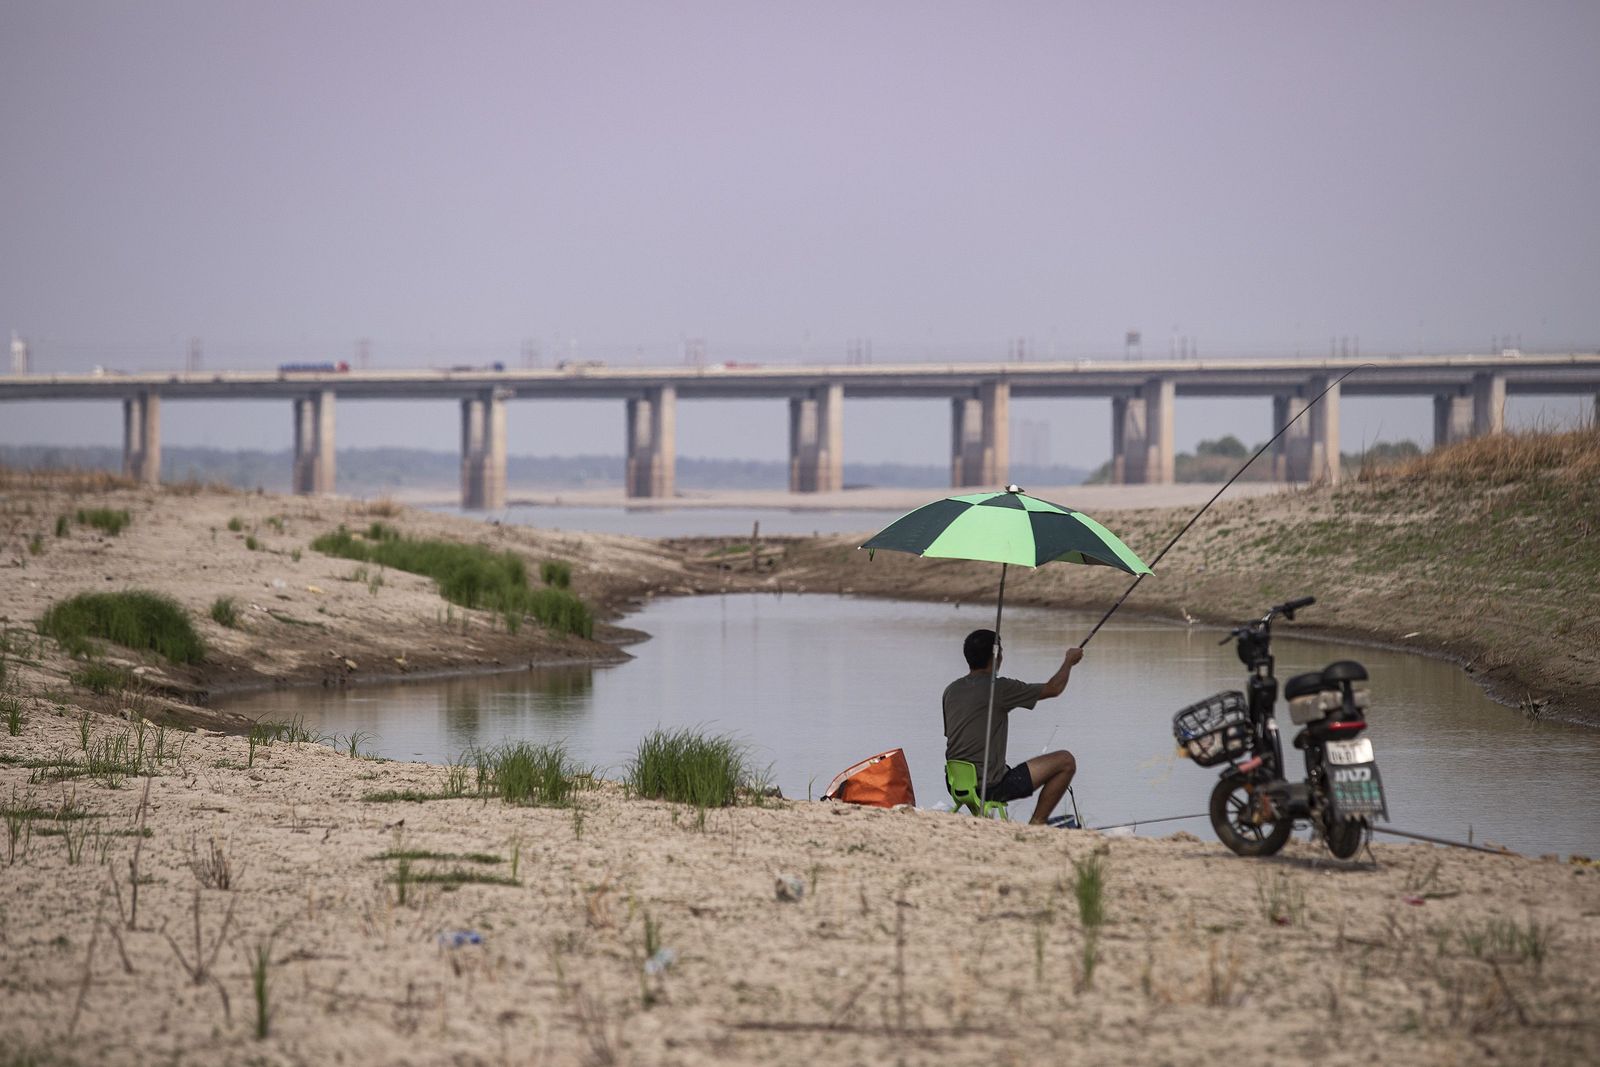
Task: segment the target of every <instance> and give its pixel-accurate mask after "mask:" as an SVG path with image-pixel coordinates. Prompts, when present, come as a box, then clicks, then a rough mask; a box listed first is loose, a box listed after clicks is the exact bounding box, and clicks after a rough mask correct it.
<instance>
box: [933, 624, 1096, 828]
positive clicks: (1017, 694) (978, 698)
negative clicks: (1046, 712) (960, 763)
mask: <svg viewBox="0 0 1600 1067" xmlns="http://www.w3.org/2000/svg"><path fill="white" fill-rule="evenodd" d="M961 651H962V654H963V655H965V656H966V658H967V666H968V667H969V668H970V670H969V671H968V672H967V673H966V674H965V675H963V676H961V677H960V678H957V679H956V680H955V681H953V682H951V683H950V684H949V685H948V686H946V687H945V691H944V737H945V751H944V758H945V759H947V760H966V761H967V762H968V763H971V764H972V765H973V766H974V767H977V768H978V774H979V776H980V780H982V775H983V754H984V735H983V728H984V723H985V722H986V721H988V720H989V689H990V683H991V678H992V680H993V688H994V719H993V725H992V727H991V729H990V732H989V738H988V752H989V774H988V788H987V790H986V791H985V796H984V798H983V799H985V800H1003V801H1012V800H1020V799H1022V798H1023V797H1025V796H1029V795H1031V794H1032V793H1033V792H1034V790H1038V791H1039V802H1038V804H1037V805H1035V807H1034V809H1033V818H1031V819H1030V820H1028V821H1029V822H1031V823H1034V824H1036V825H1042V824H1044V823H1045V822H1047V821H1048V820H1049V818H1050V813H1051V812H1052V811H1054V810H1055V807H1056V805H1057V804H1059V803H1060V802H1061V798H1062V797H1063V796H1065V795H1066V792H1067V786H1069V785H1071V784H1072V776H1073V774H1074V773H1075V772H1076V771H1077V769H1078V761H1077V760H1075V759H1073V758H1072V753H1070V752H1066V751H1056V752H1046V753H1045V754H1044V755H1042V756H1035V757H1033V758H1032V759H1030V760H1028V761H1027V762H1026V763H1019V764H1017V765H1016V766H1015V767H1007V766H1006V734H1007V729H1006V727H1007V722H1008V719H1007V717H1008V716H1009V715H1010V713H1011V710H1012V709H1013V708H1028V709H1030V710H1031V709H1032V708H1033V706H1034V705H1035V704H1036V703H1038V702H1039V701H1041V700H1049V699H1050V698H1051V697H1056V696H1060V695H1061V693H1062V691H1063V690H1065V689H1066V688H1067V680H1068V679H1069V678H1071V677H1072V668H1073V666H1074V665H1075V664H1077V663H1078V662H1079V661H1080V660H1082V659H1083V649H1081V648H1069V649H1067V654H1066V657H1065V658H1063V659H1062V661H1061V669H1060V670H1058V671H1056V673H1055V674H1054V675H1052V676H1051V678H1050V680H1049V681H1048V682H1019V681H1017V680H1016V679H1015V678H1000V677H992V676H994V674H995V672H997V671H998V670H999V669H1000V661H1001V659H1002V652H1001V650H1000V649H998V648H996V647H995V634H994V631H993V630H974V631H972V632H971V633H970V634H968V635H967V640H966V642H965V644H963V646H962V649H961Z"/></svg>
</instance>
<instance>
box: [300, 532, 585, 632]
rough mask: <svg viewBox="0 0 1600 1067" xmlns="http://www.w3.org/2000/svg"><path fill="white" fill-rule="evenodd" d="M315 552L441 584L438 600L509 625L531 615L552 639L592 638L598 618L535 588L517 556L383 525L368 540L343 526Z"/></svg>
mask: <svg viewBox="0 0 1600 1067" xmlns="http://www.w3.org/2000/svg"><path fill="white" fill-rule="evenodd" d="M311 547H312V548H314V549H316V550H317V551H318V552H321V553H322V554H323V555H327V556H337V557H339V558H341V559H352V560H356V561H357V562H360V563H376V564H379V565H381V566H384V567H393V568H394V569H395V570H401V571H409V572H411V573H412V574H421V575H425V576H426V577H429V578H432V579H433V580H434V581H435V582H437V583H438V586H439V595H440V596H442V597H444V598H445V599H446V600H448V601H450V602H451V603H453V604H460V605H461V606H462V607H466V608H474V609H478V608H481V609H483V610H486V611H493V612H495V613H496V614H500V615H504V616H506V617H507V618H508V619H509V618H511V617H512V616H515V617H517V618H519V619H520V617H521V616H524V615H532V616H533V617H534V618H535V619H538V620H539V622H540V624H541V625H543V626H544V627H545V628H546V629H548V630H550V631H552V632H554V633H558V634H578V635H580V636H582V637H592V636H593V635H594V615H593V613H592V612H591V611H590V610H589V607H588V605H587V604H585V603H584V602H583V601H582V600H579V599H578V598H577V597H576V596H574V595H573V594H572V593H571V592H570V591H568V590H567V589H564V588H554V587H550V586H546V587H544V588H542V589H533V588H531V587H530V586H529V585H528V568H527V565H526V564H525V563H523V561H522V557H520V556H518V555H517V554H516V553H514V552H495V551H493V550H492V549H489V548H485V547H484V546H482V545H463V544H457V543H456V542H454V541H440V540H430V539H415V538H409V537H402V536H401V535H400V532H399V531H398V530H396V529H395V528H394V527H392V526H389V525H386V524H385V523H381V522H375V523H373V524H372V525H371V526H369V527H368V528H367V530H366V534H365V536H361V535H357V534H353V533H351V532H350V531H349V530H348V529H347V528H345V527H343V526H340V527H339V529H338V530H336V531H334V532H333V533H329V534H323V535H322V536H321V537H318V538H317V539H316V540H314V541H312V542H311Z"/></svg>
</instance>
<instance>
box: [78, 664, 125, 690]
mask: <svg viewBox="0 0 1600 1067" xmlns="http://www.w3.org/2000/svg"><path fill="white" fill-rule="evenodd" d="M67 680H68V681H70V682H71V683H72V684H73V685H75V686H77V687H78V688H79V689H87V690H88V691H89V692H91V693H94V694H95V695H96V696H105V695H106V694H107V693H120V692H122V691H123V690H125V689H127V688H128V685H129V683H130V682H131V681H132V680H133V679H132V676H130V675H129V674H128V672H127V671H125V670H123V669H122V668H121V667H113V666H111V665H110V664H108V663H96V662H90V663H85V664H84V665H83V669H82V670H78V671H73V672H72V673H71V674H69V675H67Z"/></svg>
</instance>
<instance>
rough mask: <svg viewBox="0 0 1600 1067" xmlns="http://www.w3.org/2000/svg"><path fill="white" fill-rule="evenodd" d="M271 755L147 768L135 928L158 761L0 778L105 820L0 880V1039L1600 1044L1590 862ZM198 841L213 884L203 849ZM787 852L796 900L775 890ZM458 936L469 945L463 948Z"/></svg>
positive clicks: (51, 751) (942, 1045) (46, 804)
mask: <svg viewBox="0 0 1600 1067" xmlns="http://www.w3.org/2000/svg"><path fill="white" fill-rule="evenodd" d="M74 714H76V713H75V712H69V713H68V714H67V715H66V716H63V717H58V716H57V715H55V714H54V713H51V712H36V713H34V714H33V715H32V716H31V717H30V719H29V721H28V722H27V723H26V724H25V725H24V727H23V730H22V734H21V736H19V737H3V738H0V753H4V754H5V756H6V757H7V758H8V759H11V758H19V757H20V758H46V757H50V756H53V755H55V754H57V753H59V752H62V751H71V750H74V749H76V748H77V747H78V744H79V736H78V725H77V723H76V722H75V721H74V719H73V717H72V716H73V715H74ZM121 727H122V724H116V723H113V722H111V721H108V720H101V721H99V722H97V723H96V724H95V725H94V732H95V734H96V735H99V734H101V733H102V732H104V731H108V730H113V729H118V728H121ZM173 743H174V739H173V738H171V737H169V738H168V739H167V744H168V745H171V744H173ZM248 759H249V755H248V751H247V746H246V743H245V742H244V741H242V740H241V739H239V738H237V737H225V736H209V735H205V734H200V735H191V736H189V737H188V739H187V744H186V745H185V746H184V748H183V751H182V755H181V757H180V758H178V759H177V760H176V761H173V760H170V759H169V760H168V761H167V763H166V765H165V766H164V768H163V769H162V771H161V773H160V775H159V776H158V777H155V778H153V779H151V780H150V793H149V808H148V811H147V812H146V813H145V816H144V821H145V823H146V825H148V827H149V829H150V830H151V831H152V835H151V836H150V837H149V838H148V839H145V840H144V841H143V845H142V848H140V855H139V860H138V875H139V878H140V880H141V885H140V888H139V897H138V914H137V916H132V915H130V914H129V912H130V910H131V898H132V887H131V885H130V879H131V874H130V868H129V861H130V859H131V858H132V857H133V855H134V852H135V848H136V847H138V845H137V843H138V841H139V839H138V838H134V837H126V836H108V835H110V834H113V833H116V832H120V831H126V830H129V829H132V828H136V827H137V826H138V825H139V816H138V809H139V806H140V800H141V796H142V786H143V781H142V780H138V779H135V780H129V781H126V782H124V783H123V784H122V786H121V788H118V789H107V788H105V787H104V785H102V784H100V783H97V782H93V781H90V780H78V781H76V782H74V783H69V784H66V785H64V786H63V785H61V784H50V785H46V784H29V780H28V779H29V772H28V771H27V770H25V769H23V768H21V767H18V766H15V765H6V766H0V790H3V792H4V794H5V795H6V796H8V797H9V796H10V794H11V790H12V789H15V790H16V796H17V799H18V800H19V801H22V802H25V803H31V804H33V805H36V806H38V807H42V808H47V809H54V808H57V807H58V806H59V805H60V804H61V803H62V801H63V798H64V797H65V798H67V799H68V800H70V801H72V802H73V803H74V804H76V805H78V806H80V807H83V808H86V809H88V810H89V811H91V812H94V813H95V817H93V818H91V819H86V820H81V821H79V822H77V823H66V824H57V823H53V822H51V821H48V820H38V821H35V822H33V823H32V825H33V827H34V831H33V834H32V837H31V840H26V841H24V842H22V843H20V844H19V852H18V855H17V856H16V858H15V860H14V861H13V862H12V863H11V864H10V865H9V866H6V867H4V868H3V871H4V875H3V884H4V887H5V890H4V904H3V912H0V956H3V958H4V968H3V973H4V975H5V978H4V988H5V994H6V995H5V1003H6V1011H5V1014H4V1017H3V1018H0V1050H3V1052H4V1053H6V1054H8V1055H10V1056H12V1057H16V1056H17V1055H18V1054H19V1050H23V1049H31V1050H49V1051H51V1052H52V1053H55V1054H59V1055H60V1056H62V1057H63V1058H64V1060H65V1061H66V1062H77V1063H86V1064H87V1063H108V1064H119V1063H207V1064H212V1063H241V1064H243V1063H274V1064H275V1063H315V1064H323V1063H352V1064H357V1063H359V1064H403V1063H404V1064H411V1063H415V1064H434V1063H472V1064H475V1063H485V1064H500V1063H510V1064H544V1063H549V1064H568V1063H590V1064H598V1063H613V1062H614V1063H640V1064H647V1063H648V1064H666V1063H682V1064H691V1063H797V1064H798V1063H811V1062H817V1061H818V1060H819V1059H822V1060H827V1061H830V1062H831V1061H842V1062H849V1063H856V1062H890V1061H895V1062H907V1063H948V1062H952V1061H961V1062H979V1063H999V1064H1009V1063H1018V1064H1020V1063H1026V1062H1040V1061H1041V1059H1042V1061H1043V1062H1069V1061H1076V1062H1089V1063H1128V1064H1149V1063H1171V1064H1201V1063H1216V1062H1220V1061H1222V1060H1224V1059H1228V1058H1232V1057H1235V1056H1238V1055H1240V1054H1241V1053H1242V1052H1245V1051H1246V1050H1257V1051H1254V1052H1250V1053H1249V1054H1250V1055H1270V1056H1271V1057H1272V1058H1273V1059H1274V1060H1275V1061H1281V1062H1293V1063H1311V1062H1317V1063H1333V1064H1341V1063H1345V1064H1367V1063H1372V1062H1383V1063H1407V1064H1422V1063H1429V1064H1431V1063H1438V1064H1454V1063H1470V1062H1491V1061H1506V1060H1509V1061H1514V1062H1518V1063H1527V1064H1535V1063H1572V1064H1578V1063H1592V1062H1595V1057H1596V1056H1600V1029H1597V1027H1596V1019H1595V1013H1594V1008H1595V1005H1596V998H1597V994H1600V978H1597V976H1596V975H1595V972H1594V967H1593V961H1594V958H1595V955H1594V954H1595V952H1596V951H1597V950H1600V870H1596V869H1594V868H1586V867H1583V866H1578V865H1571V864H1564V863H1557V862H1554V861H1544V862H1541V861H1538V860H1532V859H1523V858H1517V857H1496V856H1485V855H1481V854H1475V853H1463V852H1457V851H1449V850H1440V849H1433V848H1428V847H1423V846H1415V847H1412V846H1392V845H1379V846H1376V847H1375V848H1374V849H1373V856H1372V858H1371V862H1364V863H1359V864H1341V863H1335V862H1332V861H1329V860H1327V859H1326V856H1325V853H1322V852H1320V851H1319V850H1318V849H1315V848H1312V847H1311V846H1309V845H1305V844H1298V843H1296V844H1291V845H1290V847H1289V848H1288V849H1287V850H1286V852H1285V853H1284V855H1282V856H1281V857H1280V858H1278V859H1276V860H1273V861H1253V862H1252V861H1246V860H1241V859H1238V858H1236V857H1233V856H1231V855H1229V854H1228V853H1226V852H1225V851H1223V849H1222V848H1221V847H1220V846H1218V845H1214V844H1203V843H1200V842H1198V841H1196V840H1194V839H1192V838H1187V837H1185V836H1184V835H1178V836H1176V837H1174V838H1168V839H1165V840H1151V839H1124V838H1106V837H1102V836H1100V835H1097V834H1093V833H1086V832H1085V833H1075V832H1070V831H1061V830H1054V829H1049V828H1030V827H1026V826H1019V825H1002V824H994V823H983V822H980V821H978V820H976V819H973V818H970V817H966V816H957V815H949V814H940V813H933V812H925V811H904V812H890V811H879V810H875V809H861V808H851V807H849V806H845V805H833V804H826V803H797V802H781V803H777V804H775V805H774V806H770V807H740V808H735V809H729V810H722V811H713V812H712V813H710V814H709V815H708V816H707V818H706V820H705V823H704V827H703V828H701V827H699V826H698V825H697V820H696V817H695V815H694V813H693V812H691V811H688V810H681V809H675V808H674V807H673V806H671V805H667V804H663V803H657V802H649V801H637V800H629V799H626V798H625V797H624V796H623V795H622V793H621V791H620V790H619V789H618V788H617V787H615V786H610V785H605V786H601V787H600V788H598V789H596V790H593V791H590V792H585V793H583V794H581V795H580V799H579V806H578V807H577V808H575V809H570V810H566V809H540V808H521V807H510V806H506V805H504V804H502V803H501V802H500V801H498V800H491V801H488V802H480V801H477V800H467V799H461V800H441V801H430V802H427V803H371V802H364V801H362V800H361V797H362V795H363V794H364V793H368V792H371V791H376V790H390V789H404V788H417V789H425V790H438V789H440V788H441V787H442V785H443V783H444V779H445V774H446V772H445V770H444V769H442V768H439V767H429V766H423V765H414V764H396V763H379V762H374V761H370V760H358V759H351V758H349V757H347V756H344V755H341V754H339V753H336V752H334V751H333V750H331V749H329V748H326V747H323V746H319V745H315V744H288V743H283V742H280V743H277V744H274V745H271V746H269V747H266V748H264V749H258V751H257V753H256V755H255V766H254V767H253V768H249V769H246V768H245V767H244V764H245V763H246V762H247V761H248ZM58 825H76V826H80V827H81V826H88V827H89V829H88V830H87V838H86V840H85V841H84V842H83V845H82V854H81V859H80V861H79V862H78V863H76V864H74V863H72V862H70V861H69V856H68V851H69V846H68V840H67V839H66V838H64V837H62V836H41V830H42V829H45V828H54V827H56V826H58ZM213 840H214V841H215V842H216V843H217V845H218V846H219V847H220V848H221V849H222V851H223V853H224V854H225V855H226V857H227V859H228V863H229V866H230V867H231V870H232V875H233V887H232V888H230V889H228V890H221V889H216V888H200V887H199V880H198V878H197V875H196V874H195V873H194V871H193V870H192V868H191V862H192V860H193V859H194V858H195V856H196V855H205V854H207V853H208V852H209V849H210V844H211V842H212V841H213ZM397 848H401V849H419V850H429V851H433V852H440V853H470V852H482V853H487V854H492V855H495V856H498V857H501V858H502V860H503V862H500V863H496V864H485V865H475V864H471V863H468V862H465V861H461V860H443V861H425V860H418V861H415V862H414V863H413V867H412V869H413V872H418V871H435V870H450V869H454V868H461V869H473V870H481V871H488V872H491V873H493V874H495V875H499V876H502V877H506V878H511V877H512V876H513V875H512V872H513V862H512V861H513V857H516V860H515V876H514V879H515V882H516V884H514V885H463V886H461V887H459V888H456V889H453V890H450V891H444V890H442V889H441V888H440V887H438V886H436V885H417V884H413V885H410V886H409V888H408V891H407V899H406V902H405V903H404V904H401V903H399V900H398V895H399V890H398V887H397V886H396V885H395V884H393V881H392V879H393V878H394V877H395V874H396V867H397V864H396V862H394V861H383V860H378V859H374V858H373V857H376V856H379V855H380V854H382V853H384V852H385V851H386V850H390V849H397ZM1095 857H1098V859H1099V860H1100V862H1101V863H1103V865H1104V870H1105V895H1104V899H1105V910H1106V918H1105V924H1104V927H1103V929H1102V932H1101V933H1100V935H1099V937H1098V949H1097V960H1096V964H1095V966H1094V969H1093V975H1092V981H1091V980H1086V978H1085V976H1084V963H1083V960H1084V951H1085V947H1084V946H1085V936H1086V935H1085V933H1084V930H1083V927H1082V925H1081V923H1080V918H1079V910H1078V905H1077V903H1076V901H1075V899H1074V892H1073V885H1074V870H1075V869H1074V863H1082V862H1085V861H1088V860H1090V859H1092V858H1095ZM0 858H3V856H0ZM783 875H789V876H792V877H794V878H796V879H798V880H799V881H800V883H802V884H803V886H804V895H803V898H802V899H801V900H800V901H798V902H786V901H783V900H780V899H778V897H777V894H776V893H775V883H776V880H777V879H778V878H779V877H781V876H783ZM113 885H116V886H117V889H116V890H113V889H112V887H113ZM119 895H120V900H119ZM197 915H198V922H199V933H198V941H199V944H198V947H197V945H196V932H195V922H196V921H197V920H196V916H197ZM97 916H98V918H99V920H100V922H99V923H98V925H97V923H96V917H97ZM652 930H653V931H654V932H655V933H654V936H655V937H656V938H658V939H659V945H660V946H661V947H663V948H667V949H671V950H672V951H673V952H674V953H675V954H676V960H675V962H674V963H673V965H672V966H671V967H670V968H668V969H667V970H666V971H665V972H664V973H662V974H659V975H649V974H646V973H645V967H644V964H645V962H646V957H647V955H648V953H647V952H646V945H647V939H649V938H651V936H652V934H651V933H650V931H652ZM455 931H473V932H475V933H477V934H478V935H480V936H481V938H482V943H481V944H468V945H462V946H460V947H449V946H448V945H445V944H441V942H440V936H441V935H442V934H450V933H453V932H455ZM259 952H264V953H265V954H266V958H267V959H268V960H269V963H268V966H267V972H266V973H267V982H268V1010H269V1012H270V1015H269V1023H268V1036H267V1037H265V1038H264V1039H257V1038H256V1036H255V1027H256V1022H257V1017H258V1016H257V1004H256V1000H255V998H254V996H253V986H252V973H251V965H252V963H253V962H254V961H255V960H256V959H257V958H258V957H257V953H259ZM197 957H198V958H200V959H202V960H204V961H206V964H207V966H206V968H205V971H206V973H205V974H203V975H202V976H201V977H200V980H199V981H198V982H196V981H195V980H194V976H193V970H194V963H195V960H196V959H197ZM1268 1050H1270V1051H1268ZM4 1062H18V1061H17V1060H16V1059H15V1058H13V1059H7V1060H5V1061H4ZM22 1062H31V1061H22Z"/></svg>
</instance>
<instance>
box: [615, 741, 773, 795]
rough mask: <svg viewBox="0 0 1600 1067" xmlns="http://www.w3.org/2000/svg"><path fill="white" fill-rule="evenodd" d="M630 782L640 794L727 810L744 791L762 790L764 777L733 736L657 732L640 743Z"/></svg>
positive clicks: (630, 764)
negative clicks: (762, 778) (757, 771)
mask: <svg viewBox="0 0 1600 1067" xmlns="http://www.w3.org/2000/svg"><path fill="white" fill-rule="evenodd" d="M624 784H625V785H626V786H627V789H628V791H629V792H630V793H632V794H633V795H634V796H640V797H649V798H651V799H656V800H670V801H674V802H676V803H679V804H692V805H694V806H695V807H697V808H725V807H728V806H729V805H731V804H734V803H736V802H737V801H738V798H739V794H740V793H741V792H749V791H752V790H756V789H758V788H759V787H760V785H761V780H760V776H759V775H758V774H757V773H756V771H755V769H754V768H753V767H752V766H751V764H750V762H749V756H748V754H747V753H746V751H745V748H744V746H743V745H740V744H739V743H737V742H736V741H734V740H733V739H732V738H731V737H724V736H720V735H707V734H702V733H700V732H698V731H695V730H689V729H682V730H655V731H652V732H651V733H649V734H647V735H646V736H645V737H644V739H643V740H641V741H640V742H639V748H638V750H637V751H636V752H635V753H634V757H633V760H632V761H631V762H630V763H629V765H628V774H627V777H626V779H624Z"/></svg>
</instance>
